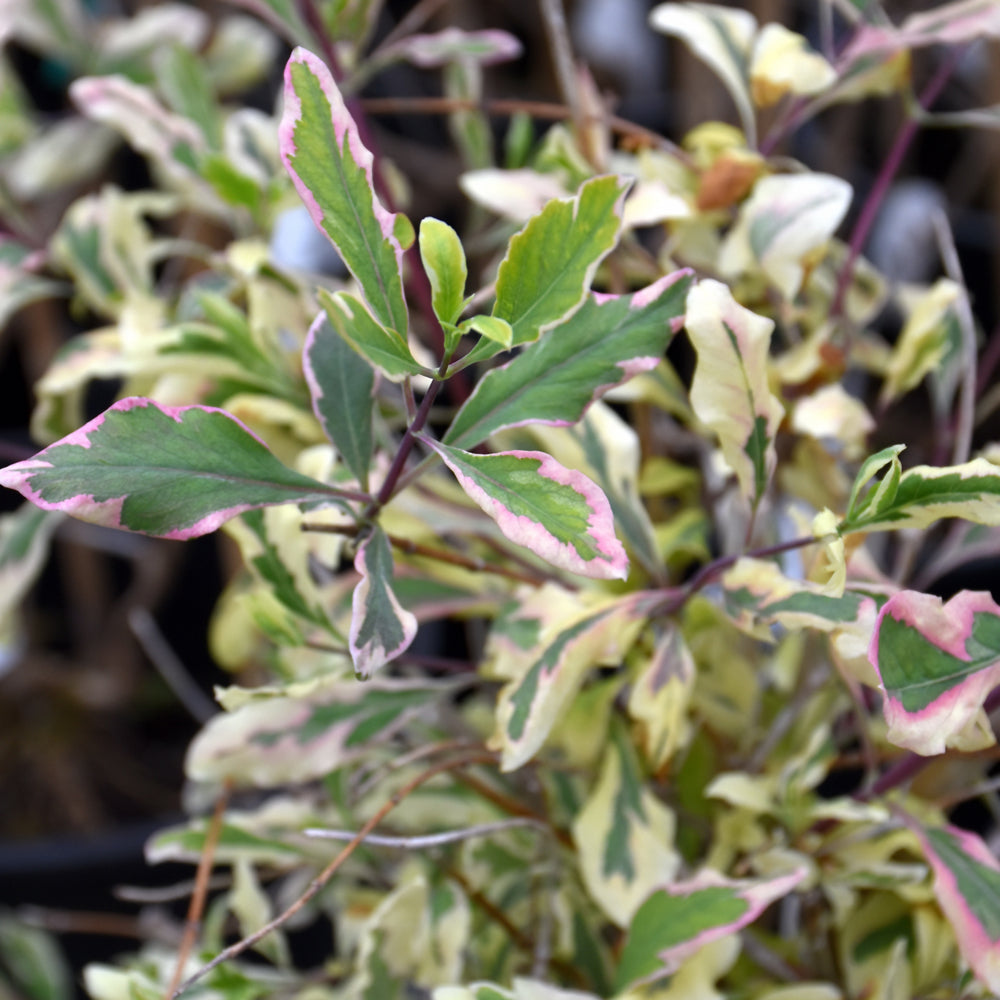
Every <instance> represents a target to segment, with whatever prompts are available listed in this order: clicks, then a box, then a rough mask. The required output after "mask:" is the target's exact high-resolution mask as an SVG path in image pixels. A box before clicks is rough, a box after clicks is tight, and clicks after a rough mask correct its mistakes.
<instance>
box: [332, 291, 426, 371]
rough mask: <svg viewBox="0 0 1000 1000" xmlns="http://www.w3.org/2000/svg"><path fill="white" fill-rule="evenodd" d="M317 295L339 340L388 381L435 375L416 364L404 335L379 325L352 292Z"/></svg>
mask: <svg viewBox="0 0 1000 1000" xmlns="http://www.w3.org/2000/svg"><path fill="white" fill-rule="evenodd" d="M317 295H318V298H319V302H320V305H321V306H322V307H323V309H324V310H325V311H326V316H327V319H329V321H330V323H331V325H332V326H333V328H334V329H335V330H336V331H337V333H338V334H339V335H340V337H341V338H342V339H343V340H345V341H346V342H347V343H348V344H350V345H351V347H353V348H354V350H355V351H357V353H358V354H360V355H361V357H362V358H365V359H366V360H367V361H369V362H370V363H371V364H373V365H374V366H375V367H376V368H378V369H380V370H381V371H383V372H384V373H385V374H386V375H387V376H388V377H389V378H391V379H398V378H400V377H402V376H404V375H433V374H434V373H433V372H431V371H429V370H428V369H426V368H424V366H423V365H421V364H418V363H417V361H416V359H415V358H414V357H413V355H412V354H411V353H410V348H409V346H408V345H407V343H406V340H405V339H404V338H403V336H402V335H401V334H399V333H397V332H396V331H395V330H392V329H390V328H388V327H385V326H383V325H382V324H381V323H379V322H378V321H377V320H376V319H375V318H374V317H373V316H372V314H371V313H370V312H369V311H368V310H367V308H365V305H364V303H362V302H361V301H359V300H358V299H356V298H355V297H354V296H353V295H351V294H350V293H349V292H333V293H332V294H331V293H330V292H328V291H327V290H326V289H325V288H321V289H319V291H318V292H317Z"/></svg>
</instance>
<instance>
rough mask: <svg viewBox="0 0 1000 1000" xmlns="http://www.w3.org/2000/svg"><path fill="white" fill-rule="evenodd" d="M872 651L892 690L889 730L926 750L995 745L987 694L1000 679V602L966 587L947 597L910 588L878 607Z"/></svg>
mask: <svg viewBox="0 0 1000 1000" xmlns="http://www.w3.org/2000/svg"><path fill="white" fill-rule="evenodd" d="M868 659H869V660H870V662H871V665H872V667H874V669H875V672H876V673H877V674H878V677H879V681H880V682H881V686H882V690H883V692H884V693H885V703H884V711H885V718H886V722H887V723H888V724H889V732H888V738H889V740H890V741H891V742H892V743H895V744H896V745H897V746H901V747H906V748H907V749H909V750H913V751H915V752H917V753H921V754H927V755H930V754H938V753H944V751H945V748H946V747H948V746H955V747H958V748H960V749H972V748H973V747H982V746H983V745H990V744H992V742H993V737H992V732H991V731H989V730H988V728H986V723H985V720H983V718H982V715H983V708H982V706H983V701H984V700H985V698H986V696H987V695H988V694H989V693H990V691H991V690H992V689H993V688H994V687H996V685H997V683H1000V606H998V605H997V604H996V603H995V602H994V601H993V598H992V597H991V596H990V595H989V594H988V593H985V592H975V591H971V590H963V591H961V592H960V593H958V594H956V595H955V596H954V597H953V598H952V599H951V600H950V601H948V603H947V604H944V603H942V601H941V598H940V597H934V596H933V595H931V594H921V593H918V592H916V591H913V590H904V591H902V592H900V593H898V594H895V595H894V596H893V597H891V598H890V599H889V600H888V601H887V602H886V604H885V606H884V607H883V608H882V610H881V612H880V613H879V616H878V619H877V621H876V624H875V633H874V635H873V636H872V641H871V645H870V646H869V649H868Z"/></svg>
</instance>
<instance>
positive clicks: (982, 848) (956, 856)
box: [907, 820, 1000, 993]
mask: <svg viewBox="0 0 1000 1000" xmlns="http://www.w3.org/2000/svg"><path fill="white" fill-rule="evenodd" d="M907 825H908V826H909V827H910V829H911V830H913V832H914V833H915V834H916V835H917V838H918V839H919V841H920V843H921V846H922V847H923V849H924V854H925V855H926V856H927V860H928V861H929V862H930V863H931V868H932V869H933V870H934V895H935V896H936V897H937V901H938V903H939V905H940V906H941V909H942V910H943V911H944V915H945V916H946V917H947V918H948V920H949V922H950V923H951V926H952V927H953V928H954V931H955V940H956V942H957V944H958V950H959V951H960V952H961V953H962V957H963V958H964V959H965V960H966V962H968V963H969V967H970V968H971V969H972V971H973V972H974V973H975V974H976V976H977V977H978V978H979V979H980V980H981V981H982V982H983V983H984V984H985V985H986V988H987V989H988V990H989V991H990V992H991V993H998V992H1000V864H998V863H997V859H996V858H995V857H994V856H993V854H992V852H991V851H990V849H989V848H988V847H987V846H986V844H984V843H983V841H982V840H981V839H980V838H979V837H977V836H976V835H975V834H974V833H969V832H968V831H966V830H959V829H958V828H957V827H954V826H945V827H939V828H936V829H928V828H921V827H920V826H919V825H918V824H917V823H915V822H913V821H911V820H907Z"/></svg>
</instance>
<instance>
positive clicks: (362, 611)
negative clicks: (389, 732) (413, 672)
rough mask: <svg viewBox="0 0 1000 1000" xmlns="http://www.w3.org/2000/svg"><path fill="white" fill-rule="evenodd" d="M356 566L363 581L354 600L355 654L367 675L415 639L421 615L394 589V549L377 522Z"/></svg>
mask: <svg viewBox="0 0 1000 1000" xmlns="http://www.w3.org/2000/svg"><path fill="white" fill-rule="evenodd" d="M354 568H355V569H356V570H357V571H358V572H359V573H360V574H361V582H360V583H359V584H358V585H357V586H356V587H355V588H354V597H353V599H352V603H351V631H350V648H351V658H352V659H353V660H354V671H355V673H356V674H358V676H359V677H364V678H367V677H371V675H372V674H373V673H375V671H376V670H378V669H379V667H381V666H383V665H384V664H386V663H388V662H389V661H390V660H392V659H394V658H395V657H397V656H399V654H400V653H402V652H403V651H404V650H405V649H406V648H407V647H408V646H409V645H410V643H411V642H413V638H414V636H415V635H416V634H417V619H416V618H415V617H414V616H413V615H412V614H411V613H410V612H409V611H405V610H404V609H403V608H402V607H401V606H400V603H399V601H398V600H397V599H396V595H395V594H394V593H393V591H392V551H391V550H390V548H389V540H388V539H387V538H386V536H385V532H383V531H382V529H381V528H379V527H378V526H377V525H376V526H375V527H374V528H372V531H371V534H370V535H369V536H368V537H367V538H366V539H365V540H364V541H363V542H362V543H361V544H360V545H359V546H358V553H357V556H356V557H355V559H354Z"/></svg>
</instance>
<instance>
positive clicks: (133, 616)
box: [128, 608, 219, 725]
mask: <svg viewBox="0 0 1000 1000" xmlns="http://www.w3.org/2000/svg"><path fill="white" fill-rule="evenodd" d="M128 624H129V628H130V629H131V630H132V634H133V635H134V636H135V637H136V639H137V640H138V642H139V645H140V646H141V647H142V651H143V652H144V653H145V654H146V656H147V657H148V658H149V662H150V663H152V664H153V666H154V667H155V668H156V671H157V673H158V674H159V675H160V676H161V677H162V678H163V680H164V681H165V682H166V684H167V687H169V688H170V690H171V691H173V693H174V695H176V697H177V700H178V701H179V702H180V703H181V704H182V705H183V706H184V707H185V708H186V709H187V710H188V712H189V713H190V714H191V715H192V716H193V717H194V718H195V719H197V720H198V722H200V723H202V724H203V725H204V724H205V723H206V722H208V720H209V719H211V718H212V717H213V716H214V715H216V714H217V713H218V711H219V709H218V707H217V706H216V704H215V703H214V702H213V701H212V699H211V698H209V697H208V695H207V694H205V692H204V691H202V689H201V688H200V687H199V686H198V684H197V682H196V681H195V680H194V678H193V677H192V676H191V674H190V673H189V672H188V670H187V668H186V667H185V666H184V664H183V663H182V662H181V659H180V657H179V656H178V655H177V654H176V653H175V652H174V651H173V648H172V647H171V646H170V643H168V642H167V640H166V639H165V638H164V636H163V633H162V632H161V631H160V627H159V626H158V625H157V624H156V619H155V618H154V617H153V616H152V615H151V614H150V613H149V612H148V611H147V610H146V609H145V608H132V609H131V610H130V611H129V613H128Z"/></svg>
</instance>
